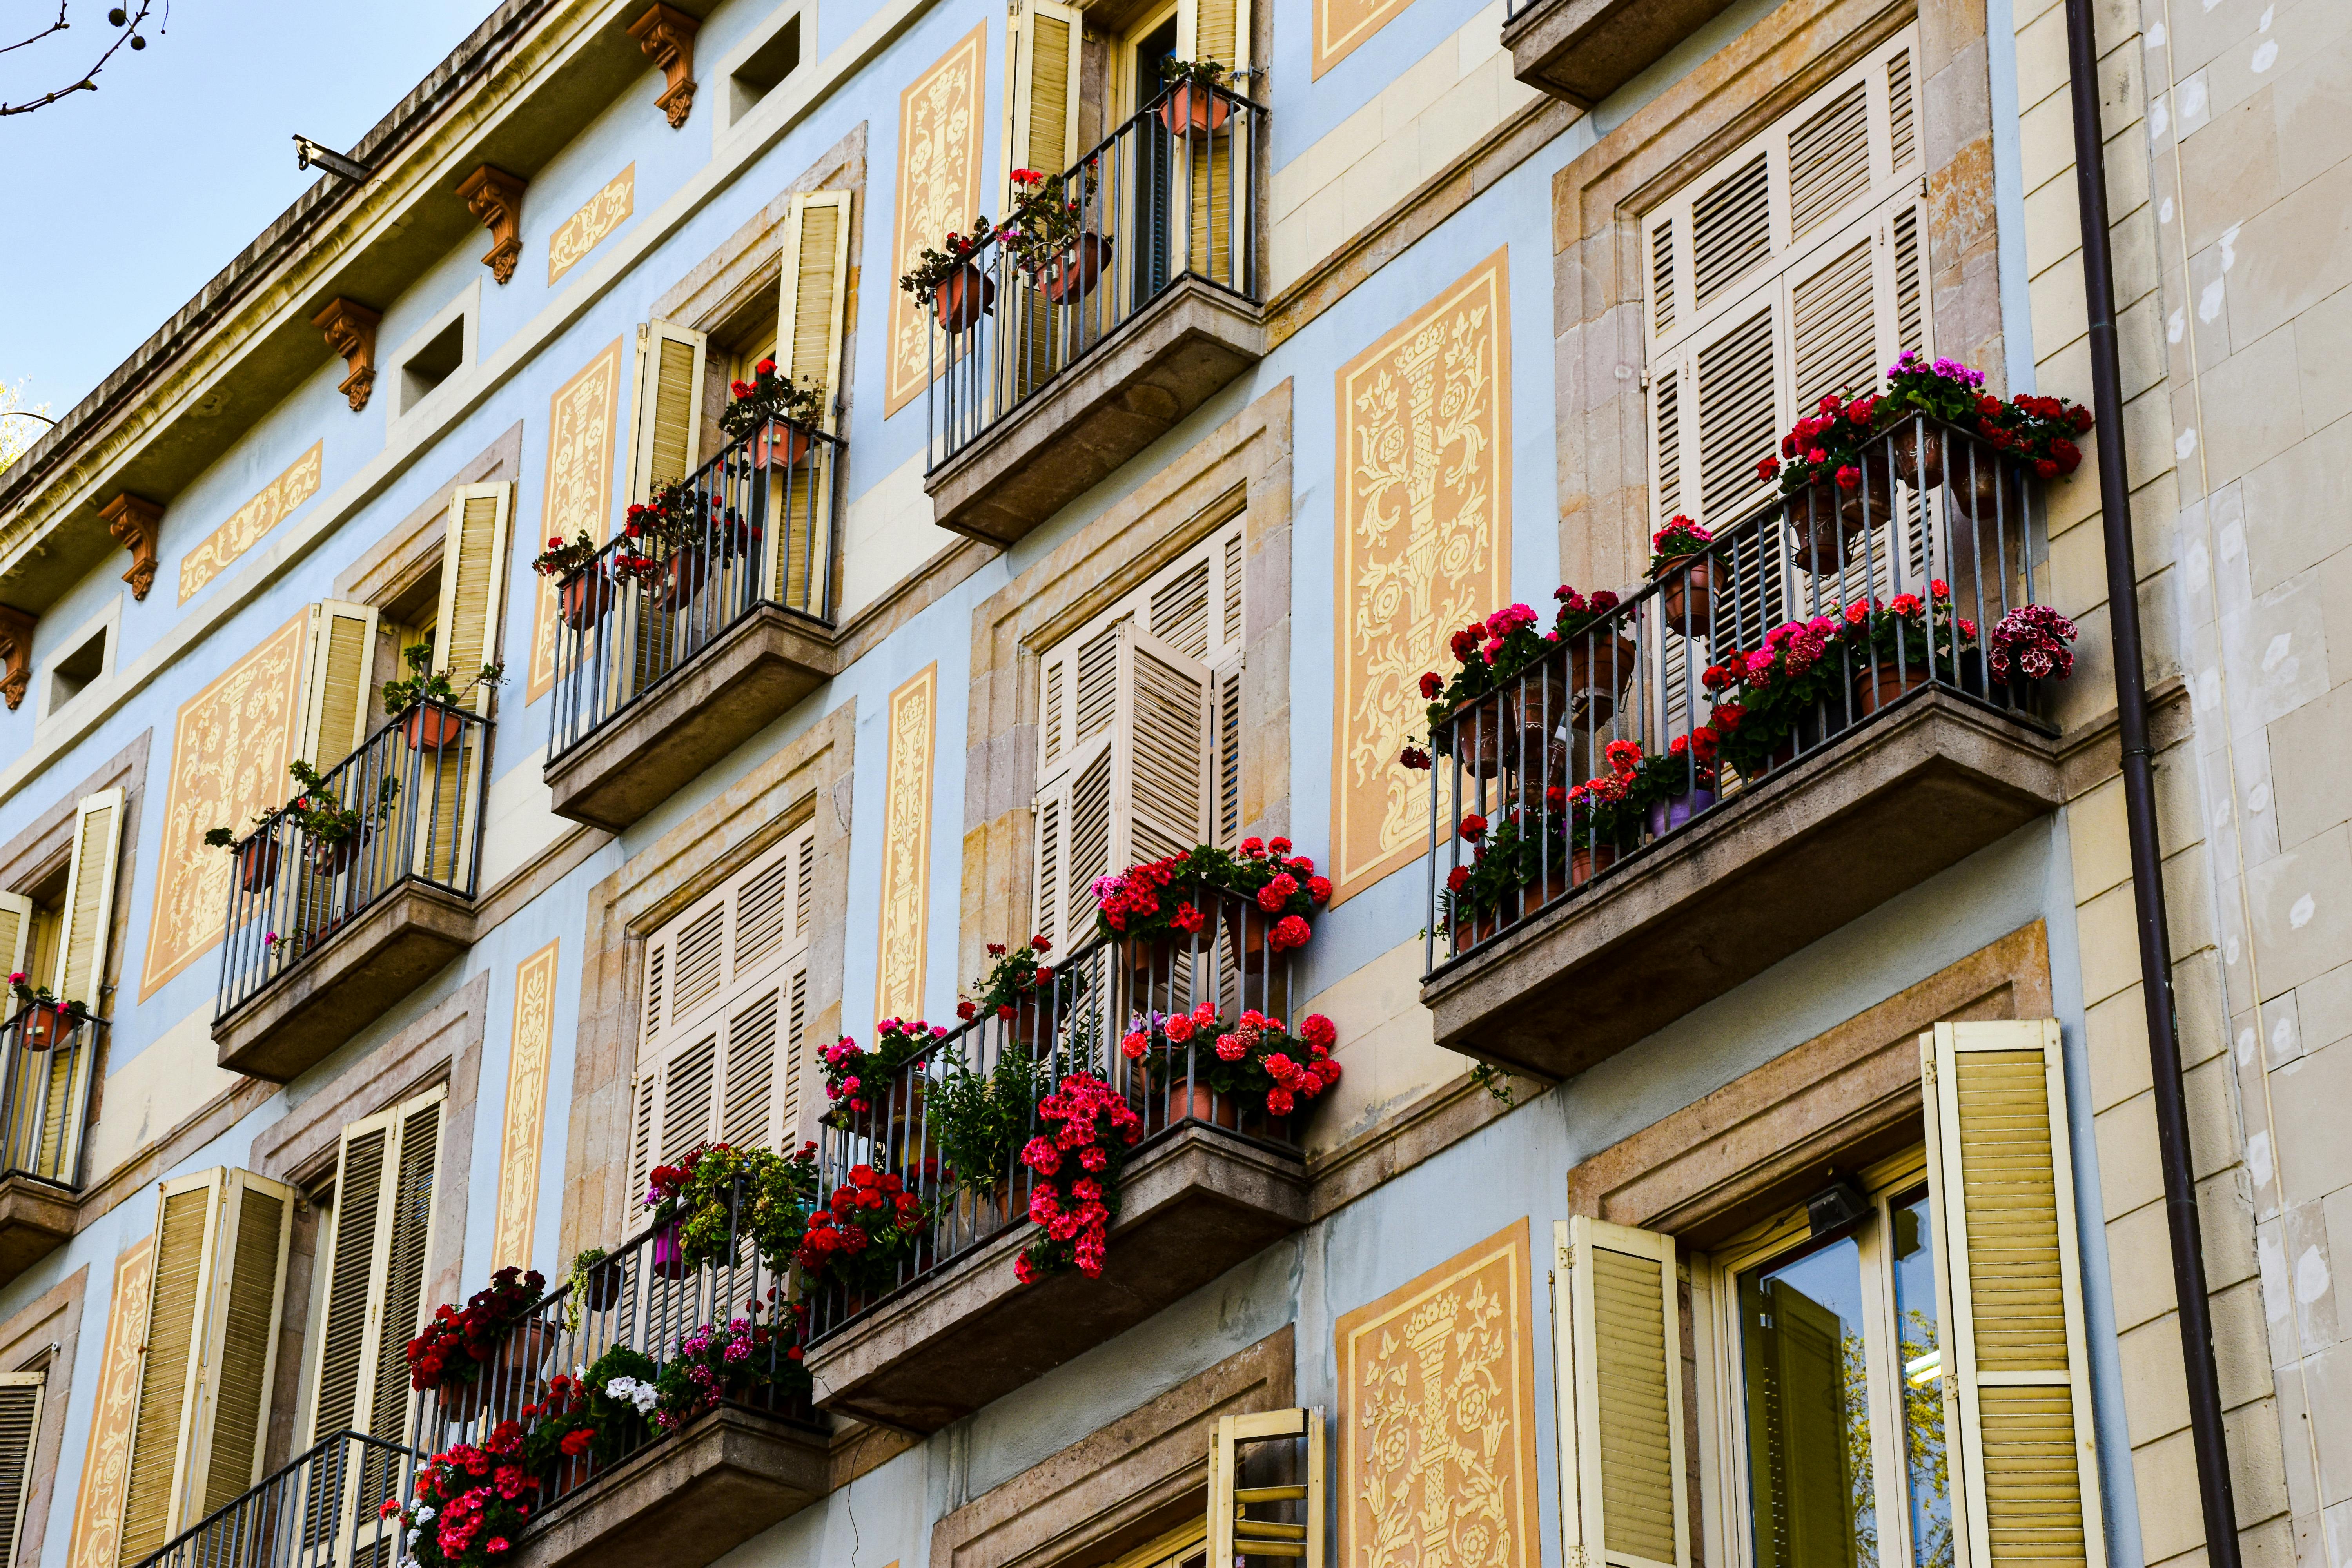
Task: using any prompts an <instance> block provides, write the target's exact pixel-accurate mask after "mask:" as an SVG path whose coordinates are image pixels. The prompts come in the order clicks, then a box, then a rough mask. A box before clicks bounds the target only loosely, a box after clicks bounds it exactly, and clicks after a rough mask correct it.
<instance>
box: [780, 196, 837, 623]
mask: <svg viewBox="0 0 2352 1568" xmlns="http://www.w3.org/2000/svg"><path fill="white" fill-rule="evenodd" d="M851 199H852V198H851V193H849V192H847V191H809V192H805V193H803V194H802V195H796V196H794V197H793V210H792V214H791V216H790V217H789V218H787V219H786V221H785V224H784V258H783V281H782V286H781V287H780V288H779V289H778V295H779V298H780V300H781V301H782V303H781V305H780V306H779V310H778V315H777V320H776V362H777V366H778V368H779V369H780V370H782V372H784V373H785V374H789V375H790V376H792V377H793V379H794V380H795V381H799V382H803V383H814V384H816V385H818V386H821V387H823V388H824V414H823V415H822V416H820V417H819V419H818V421H817V423H818V425H819V426H820V427H821V428H823V429H824V430H825V431H826V432H827V433H831V432H832V431H833V430H835V428H836V427H837V425H838V421H839V419H840V414H839V410H838V407H837V404H836V397H835V395H836V393H837V392H838V391H839V389H840V384H841V379H840V378H841V346H842V333H843V323H844V321H845V320H846V317H847V313H848V305H849V231H850V223H849V219H850V203H851ZM770 480H771V482H772V484H773V485H774V486H775V490H774V492H773V494H772V498H771V500H772V504H771V508H770V515H771V516H772V517H773V518H774V519H775V520H776V521H775V524H774V526H772V527H771V528H770V529H769V533H770V535H771V536H772V539H773V544H772V549H773V550H774V552H775V565H774V568H773V570H772V574H771V575H772V581H773V584H774V587H773V589H772V592H773V594H774V595H775V598H776V602H777V603H779V604H781V605H789V606H790V607H792V608H793V609H796V610H807V611H809V612H811V613H816V612H818V611H820V610H821V609H822V608H823V606H824V599H825V594H826V580H825V573H826V570H827V568H828V565H829V563H830V562H831V560H832V554H831V552H832V548H833V545H832V534H831V527H830V525H831V522H832V518H833V465H832V464H831V463H829V462H826V461H824V459H823V458H822V457H821V456H817V457H814V458H813V459H812V460H804V461H803V462H802V463H800V464H798V465H793V466H790V467H787V468H778V469H771V470H770Z"/></svg>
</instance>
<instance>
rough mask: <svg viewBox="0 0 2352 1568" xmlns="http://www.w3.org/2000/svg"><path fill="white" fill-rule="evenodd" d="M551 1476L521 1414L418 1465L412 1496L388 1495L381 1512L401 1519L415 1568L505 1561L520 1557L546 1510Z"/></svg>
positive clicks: (492, 1565) (494, 1566) (474, 1567)
mask: <svg viewBox="0 0 2352 1568" xmlns="http://www.w3.org/2000/svg"><path fill="white" fill-rule="evenodd" d="M544 1487H545V1482H544V1481H543V1480H542V1479H541V1478H540V1476H538V1475H537V1474H535V1473H533V1467H532V1457H531V1454H530V1449H529V1447H527V1445H526V1440H525V1437H524V1435H523V1429H522V1424H521V1423H520V1422H519V1421H501V1422H499V1424H498V1425H497V1426H495V1427H494V1428H492V1430H491V1432H490V1434H489V1436H487V1437H485V1438H483V1439H482V1440H481V1441H480V1442H479V1443H459V1444H457V1445H455V1446H453V1447H449V1448H446V1449H444V1450H443V1451H442V1452H440V1453H438V1454H436V1455H434V1456H433V1457H432V1458H429V1459H427V1460H425V1463H424V1464H422V1465H420V1466H418V1467H417V1470H416V1475H415V1479H414V1481H413V1482H412V1483H411V1484H410V1487H409V1491H408V1497H407V1500H405V1501H403V1500H401V1499H400V1498H399V1497H397V1496H394V1497H389V1498H386V1499H385V1500H383V1504H382V1505H381V1512H382V1515H383V1518H385V1519H387V1520H397V1521H399V1524H400V1531H401V1540H402V1541H403V1542H404V1543H405V1544H406V1547H407V1552H406V1553H405V1560H406V1561H408V1562H412V1563H415V1564H416V1568H498V1565H499V1564H501V1563H509V1562H511V1561H513V1557H514V1546H515V1542H518V1541H520V1539H521V1538H522V1532H523V1530H524V1527H525V1526H526V1525H528V1524H529V1523H530V1520H531V1518H532V1516H533V1515H535V1514H536V1513H537V1512H538V1511H539V1509H540V1504H541V1493H542V1491H543V1489H544Z"/></svg>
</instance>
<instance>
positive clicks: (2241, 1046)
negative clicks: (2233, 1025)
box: [2238, 1025, 2254, 1067]
mask: <svg viewBox="0 0 2352 1568" xmlns="http://www.w3.org/2000/svg"><path fill="white" fill-rule="evenodd" d="M2253 1059H2254V1031H2253V1027H2252V1026H2251V1025H2249V1026H2247V1027H2245V1028H2242V1029H2241V1030H2239V1031H2238V1065H2239V1066H2240V1067H2245V1066H2247V1065H2248V1064H2249V1063H2251V1062H2252V1060H2253Z"/></svg>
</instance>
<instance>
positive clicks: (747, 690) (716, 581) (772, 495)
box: [547, 422, 841, 833]
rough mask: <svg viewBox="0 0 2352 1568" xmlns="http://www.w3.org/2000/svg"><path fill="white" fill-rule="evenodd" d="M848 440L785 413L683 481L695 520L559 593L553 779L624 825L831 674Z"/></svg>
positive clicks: (565, 803)
mask: <svg viewBox="0 0 2352 1568" xmlns="http://www.w3.org/2000/svg"><path fill="white" fill-rule="evenodd" d="M840 463H841V443H840V442H838V441H836V440H835V439H834V438H833V437H830V436H827V435H824V433H823V432H821V431H815V430H810V429H807V428H804V427H803V426H799V425H793V424H786V423H781V422H780V423H778V424H775V425H772V426H769V427H768V428H767V429H765V430H761V431H756V432H754V433H753V434H752V435H751V436H749V437H745V438H743V439H741V440H738V441H734V442H730V444H729V445H728V447H727V448H726V449H725V450H724V451H722V452H720V453H719V456H717V457H716V458H712V459H711V460H710V461H709V462H708V463H705V464H704V465H703V466H702V467H701V468H698V469H697V470H696V471H695V472H694V474H693V475H692V476H691V477H690V478H688V479H687V481H686V483H685V489H686V492H687V496H688V503H687V506H686V508H685V512H686V515H687V516H688V517H689V518H690V519H691V520H692V521H691V522H690V523H688V524H687V525H686V526H685V527H684V528H683V529H682V530H680V531H677V532H675V533H674V535H673V536H672V537H668V538H653V537H646V538H639V539H630V538H626V537H624V538H619V539H615V540H614V542H612V543H610V544H608V545H606V546H605V547H604V550H603V551H602V552H600V553H599V554H598V555H597V557H596V560H595V562H594V563H593V564H592V565H591V566H590V567H589V568H588V569H587V570H586V571H585V572H583V573H582V574H580V575H579V576H577V577H573V578H570V579H567V580H566V581H565V582H564V584H562V589H561V590H560V592H561V595H562V614H561V616H560V619H559V623H558V630H557V633H556V637H557V647H556V676H555V702H554V707H553V713H552V718H551V724H552V732H551V735H550V737H549V742H548V760H547V784H548V788H549V789H550V790H551V791H552V792H553V795H554V803H553V809H554V811H555V814H556V815H557V816H568V817H570V818H572V820H574V821H576V822H585V823H589V824H591V825H593V826H597V827H602V828H605V829H607V830H609V831H612V832H615V833H617V832H619V831H620V830H621V829H623V828H625V827H626V826H629V825H630V824H632V823H634V822H635V821H637V820H638V819H639V818H640V817H642V816H645V815H646V813H647V812H648V811H651V810H652V809H653V808H654V807H655V806H656V805H660V804H661V803H662V802H663V801H665V800H667V799H668V798H669V796H670V795H672V794H674V793H676V792H677V789H678V788H679V787H680V786H682V785H683V784H687V783H688V781H690V780H692V779H693V778H695V777H696V776H697V775H698V774H700V773H702V772H703V771H704V770H705V769H707V768H709V766H710V765H711V764H712V763H716V762H718V761H719V759H720V758H721V757H724V756H725V755H727V753H728V752H731V751H733V750H734V749H735V748H736V747H737V746H739V745H740V744H742V743H743V742H745V741H746V740H749V739H750V738H751V736H752V735H754V734H756V733H758V732H759V731H761V730H762V729H764V728H765V727H766V726H767V725H768V724H769V723H771V722H772V721H774V720H775V719H776V717H777V716H778V715H780V714H782V712H784V711H785V710H787V709H789V708H791V707H792V706H793V704H794V703H796V702H798V701H800V700H801V699H803V698H804V697H806V696H807V695H808V694H809V693H810V692H812V691H814V690H815V689H817V688H818V687H819V686H821V685H823V684H824V682H825V681H827V680H830V679H832V678H833V676H834V673H835V670H836V669H837V668H839V663H840V660H839V656H838V654H837V653H836V651H835V647H834V642H833V571H832V561H833V527H832V520H833V506H834V490H835V475H836V471H837V470H838V468H839V467H840Z"/></svg>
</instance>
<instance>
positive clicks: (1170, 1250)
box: [808, 1122, 1307, 1433]
mask: <svg viewBox="0 0 2352 1568" xmlns="http://www.w3.org/2000/svg"><path fill="white" fill-rule="evenodd" d="M1121 1192H1122V1194H1123V1196H1124V1202H1123V1205H1122V1208H1121V1212H1120V1215H1119V1219H1118V1224H1117V1225H1116V1226H1113V1227H1112V1229H1111V1232H1110V1246H1109V1248H1108V1257H1107V1258H1106V1261H1105V1264H1104V1268H1103V1273H1102V1278H1100V1279H1086V1278H1084V1277H1083V1276H1080V1275H1077V1274H1074V1273H1073V1274H1062V1275H1056V1276H1054V1277H1053V1278H1051V1279H1044V1280H1040V1281H1039V1282H1038V1283H1036V1284H1034V1285H1023V1284H1020V1283H1019V1282H1018V1281H1016V1280H1015V1279H1014V1278H1013V1258H1015V1257H1017V1256H1018V1255H1019V1254H1020V1252H1021V1249H1022V1248H1023V1247H1026V1246H1027V1245H1029V1244H1030V1243H1031V1242H1033V1241H1034V1240H1035V1239H1036V1238H1037V1237H1038V1235H1039V1232H1038V1230H1037V1228H1036V1227H1035V1226H1031V1225H1025V1224H1024V1225H1016V1226H1013V1228H1012V1229H1011V1230H1009V1231H1007V1232H1005V1233H1004V1234H1003V1235H1002V1236H1000V1237H997V1238H996V1239H995V1240H993V1241H992V1242H989V1243H987V1244H986V1245H984V1246H982V1247H978V1248H976V1249H974V1250H973V1251H972V1252H971V1253H970V1254H969V1255H967V1256H966V1257H964V1258H960V1259H958V1260H957V1261H955V1262H953V1263H951V1264H950V1265H948V1266H947V1267H946V1268H941V1269H940V1270H938V1271H937V1272H936V1273H934V1274H932V1275H930V1276H929V1277H927V1278H925V1279H921V1280H919V1281H918V1282H917V1283H916V1284H915V1285H913V1286H912V1287H910V1288H908V1289H906V1290H904V1291H902V1292H900V1293H899V1294H898V1295H897V1296H895V1297H893V1298H891V1299H890V1300H887V1301H885V1302H883V1303H882V1304H881V1305H880V1306H879V1307H877V1308H876V1309H874V1310H870V1311H868V1312H867V1313H866V1314H865V1315H864V1316H863V1317H861V1318H856V1319H853V1320H851V1321H849V1322H848V1323H847V1324H846V1325H845V1326H844V1327H843V1328H842V1329H841V1330H840V1331H837V1332H835V1333H833V1334H829V1335H827V1336H826V1337H825V1338H824V1340H822V1341H820V1342H817V1343H816V1344H814V1345H813V1346H811V1347H810V1349H809V1352H808V1368H809V1371H810V1373H812V1374H813V1375H814V1377H815V1379H816V1400H817V1403H818V1404H819V1405H822V1406H823V1407H824V1408H826V1409H828V1410H832V1411H835V1412H837V1413H839V1414H843V1415H855V1416H857V1417H859V1418H860V1419H863V1420H867V1421H873V1422H877V1423H879V1424H881V1425H883V1426H894V1427H898V1428H899V1429H901V1430H906V1431H914V1432H923V1433H929V1432H936V1431H938V1430H939V1429H940V1427H942V1426H946V1425H948V1424H949V1423H950V1422H951V1421H955V1420H958V1419H960V1418H961V1417H963V1416H966V1415H971V1413H972V1412H973V1411H975V1410H978V1409H980V1408H981V1407H982V1405H987V1404H988V1403H989V1402H991V1401H992V1400H994V1399H996V1398H999V1397H1000V1396H1002V1395H1003V1394H1009V1393H1011V1392H1013V1390H1014V1389H1016V1388H1019V1387H1021V1386H1023V1385H1024V1384H1027V1383H1030V1382H1032V1381H1033V1380H1034V1379H1035V1378H1037V1377H1039V1376H1042V1375H1043V1374H1044V1373H1047V1372H1050V1371H1052V1370H1053V1369H1054V1368H1055V1367H1057V1366H1059V1365H1061V1364H1062V1363H1064V1362H1066V1361H1069V1360H1071V1359H1072V1358H1074V1357H1076V1356H1078V1355H1080V1354H1082V1353H1084V1352H1087V1351H1089V1350H1092V1349H1093V1348H1094V1347H1095V1346H1097V1345H1098V1344H1102V1343H1104V1342H1106V1341H1108V1340H1110V1339H1113V1338H1115V1337H1116V1336H1118V1334H1121V1333H1123V1332H1125V1331H1127V1330H1129V1329H1130V1328H1133V1327H1134V1326H1135V1325H1136V1324H1138V1323H1139V1322H1142V1321H1144V1320H1145V1319H1147V1318H1149V1317H1150V1316H1151V1315H1152V1314H1154V1313H1156V1312H1159V1311H1160V1310H1163V1309H1165V1308H1167V1307H1168V1306H1170V1305H1171V1304H1173V1303H1174V1302H1176V1301H1177V1300H1181V1299H1182V1298H1183V1297H1184V1296H1186V1295H1188V1294H1190V1293H1191V1292H1192V1291H1193V1290H1195V1289H1199V1288H1200V1287H1201V1286H1202V1285H1205V1284H1207V1283H1208V1282H1209V1281H1210V1280H1212V1279H1215V1278H1217V1276H1219V1275H1220V1274H1223V1272H1224V1271H1225V1270H1226V1269H1228V1268H1232V1267H1234V1265H1235V1264H1237V1263H1240V1262H1242V1261H1243V1260H1244V1259H1245V1258H1250V1257H1252V1256H1253V1255H1255V1254H1256V1253H1257V1252H1259V1251H1260V1250H1262V1249H1263V1248H1265V1247H1266V1246H1268V1245H1269V1244H1271V1243H1273V1242H1275V1241H1276V1240H1279V1239H1280V1238H1281V1237H1285V1236H1287V1235H1289V1234H1290V1233H1291V1232H1293V1231H1296V1230H1297V1229H1299V1228H1300V1227H1301V1226H1304V1225H1305V1224H1306V1223H1307V1176H1306V1168H1305V1166H1304V1164H1303V1163H1301V1162H1300V1161H1299V1159H1298V1158H1297V1156H1295V1155H1285V1154H1282V1153H1279V1152H1276V1151H1275V1150H1273V1149H1271V1148H1268V1147H1266V1146H1265V1145H1264V1144H1260V1143H1255V1142H1249V1141H1247V1140H1245V1139H1243V1138H1240V1137H1238V1136H1236V1135H1234V1133H1231V1132H1227V1131H1221V1130H1219V1129H1217V1128H1214V1127H1211V1126H1206V1125H1203V1124H1202V1123H1200V1122H1186V1123H1183V1124H1181V1126H1179V1127H1178V1128H1177V1129H1176V1130H1175V1131H1172V1132H1171V1133H1169V1134H1167V1135H1166V1136H1164V1137H1163V1138H1161V1139H1160V1141H1158V1142H1155V1143H1153V1144H1152V1145H1150V1147H1149V1148H1147V1149H1146V1150H1145V1151H1144V1152H1142V1153H1141V1154H1140V1155H1139V1157H1138V1158H1136V1159H1135V1160H1134V1161H1133V1162H1132V1163H1130V1164H1129V1166H1128V1167H1127V1169H1126V1172H1125V1173H1124V1177H1123V1181H1122V1184H1121Z"/></svg>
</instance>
